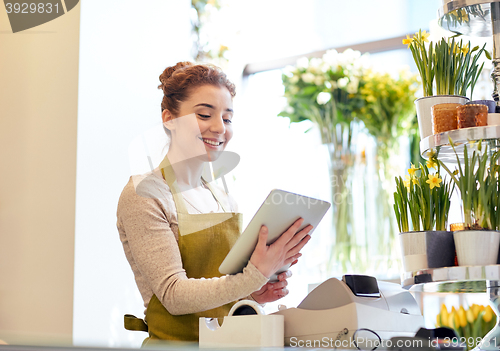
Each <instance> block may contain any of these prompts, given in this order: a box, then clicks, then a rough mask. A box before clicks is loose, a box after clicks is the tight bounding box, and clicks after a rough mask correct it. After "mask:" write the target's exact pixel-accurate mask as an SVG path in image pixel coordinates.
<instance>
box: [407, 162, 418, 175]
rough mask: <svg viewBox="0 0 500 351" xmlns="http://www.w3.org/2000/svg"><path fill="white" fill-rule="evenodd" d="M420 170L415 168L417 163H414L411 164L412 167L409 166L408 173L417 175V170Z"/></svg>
mask: <svg viewBox="0 0 500 351" xmlns="http://www.w3.org/2000/svg"><path fill="white" fill-rule="evenodd" d="M416 171H418V168H415V165H414V164H413V163H412V164H411V168H408V173H409V174H410V175H411V176H412V177H414V176H415V172H416Z"/></svg>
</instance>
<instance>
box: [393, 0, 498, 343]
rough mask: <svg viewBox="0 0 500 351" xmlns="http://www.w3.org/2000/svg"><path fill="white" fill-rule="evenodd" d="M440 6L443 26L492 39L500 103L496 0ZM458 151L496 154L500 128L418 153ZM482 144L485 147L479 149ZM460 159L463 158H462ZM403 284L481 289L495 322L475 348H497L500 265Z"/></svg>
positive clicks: (411, 278) (447, 155)
mask: <svg viewBox="0 0 500 351" xmlns="http://www.w3.org/2000/svg"><path fill="white" fill-rule="evenodd" d="M442 3H443V5H442V7H441V8H439V9H438V15H439V24H440V25H441V27H443V28H444V29H447V30H450V31H452V32H458V33H461V34H464V35H468V36H481V37H485V36H492V37H493V60H492V62H493V71H492V74H491V77H492V80H493V83H494V89H493V99H494V100H495V101H497V106H498V105H500V103H499V98H500V0H490V1H481V0H442ZM450 139H451V140H452V142H453V144H454V145H455V149H456V151H457V154H458V155H460V154H462V155H463V152H462V151H463V147H464V145H466V144H467V145H468V148H470V147H471V148H477V147H478V143H477V142H478V141H480V140H481V143H482V145H484V144H488V145H489V146H490V147H489V148H488V150H489V151H490V152H494V151H496V150H498V149H499V148H500V126H486V127H476V128H467V129H458V130H453V131H449V132H446V133H441V134H436V135H431V136H429V137H427V138H424V139H422V140H421V141H420V152H421V154H422V156H423V157H424V158H428V155H429V151H431V150H434V151H436V152H438V157H439V159H440V160H442V161H443V162H446V163H456V162H457V160H456V156H455V152H454V151H453V148H452V147H451V145H450V142H449V140H450ZM484 149H486V148H483V150H484ZM460 162H462V160H460ZM401 285H402V286H403V287H405V288H407V289H411V290H414V291H425V292H455V293H484V292H487V293H488V294H489V297H490V305H491V307H492V308H493V311H494V312H495V314H496V315H497V325H496V326H495V327H494V328H493V329H492V330H491V331H490V332H489V333H488V334H487V335H486V336H485V338H484V339H483V340H482V342H481V343H480V344H479V346H478V347H477V348H478V349H480V350H500V298H499V296H500V265H491V266H457V267H444V268H436V269H425V270H419V271H415V272H404V273H403V274H402V277H401Z"/></svg>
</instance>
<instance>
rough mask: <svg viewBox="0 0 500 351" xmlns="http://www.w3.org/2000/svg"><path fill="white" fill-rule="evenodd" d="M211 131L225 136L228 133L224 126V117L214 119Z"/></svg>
mask: <svg viewBox="0 0 500 351" xmlns="http://www.w3.org/2000/svg"><path fill="white" fill-rule="evenodd" d="M210 131H211V132H213V133H217V134H224V133H225V132H226V126H225V125H224V119H223V118H222V116H217V117H216V118H213V119H212V124H211V126H210Z"/></svg>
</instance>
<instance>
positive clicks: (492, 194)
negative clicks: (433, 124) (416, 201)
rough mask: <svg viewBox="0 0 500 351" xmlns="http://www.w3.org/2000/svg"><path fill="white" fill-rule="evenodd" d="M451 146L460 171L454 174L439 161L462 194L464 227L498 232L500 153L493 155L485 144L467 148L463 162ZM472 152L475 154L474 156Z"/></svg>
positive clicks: (453, 146)
mask: <svg viewBox="0 0 500 351" xmlns="http://www.w3.org/2000/svg"><path fill="white" fill-rule="evenodd" d="M449 143H450V145H451V147H452V148H453V151H454V152H455V157H456V160H457V166H458V170H455V171H454V172H451V171H450V170H449V168H448V167H447V166H446V165H445V164H444V163H443V162H442V161H439V163H440V165H441V166H442V167H443V168H444V169H445V170H446V171H447V172H448V174H450V176H451V178H452V179H453V181H454V182H455V184H456V185H457V187H458V189H459V190H460V197H461V199H462V209H463V216H464V227H465V228H466V229H498V224H499V223H498V222H499V221H498V210H499V209H500V207H499V195H498V192H499V190H500V188H499V179H498V174H499V165H498V164H497V163H498V159H499V157H500V150H499V151H496V152H492V151H491V149H490V148H489V146H488V144H485V145H483V142H482V141H479V142H478V143H477V144H472V146H469V147H467V144H465V145H464V150H463V162H460V156H459V153H458V152H457V150H456V146H455V144H454V143H453V141H452V140H451V139H449ZM471 149H472V154H471Z"/></svg>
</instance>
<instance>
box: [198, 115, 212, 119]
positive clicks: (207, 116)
mask: <svg viewBox="0 0 500 351" xmlns="http://www.w3.org/2000/svg"><path fill="white" fill-rule="evenodd" d="M198 116H200V117H201V118H210V115H202V114H198Z"/></svg>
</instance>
